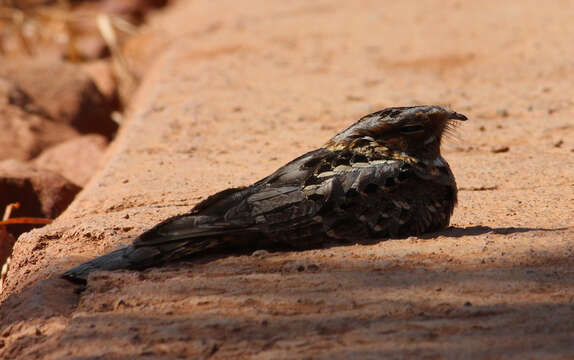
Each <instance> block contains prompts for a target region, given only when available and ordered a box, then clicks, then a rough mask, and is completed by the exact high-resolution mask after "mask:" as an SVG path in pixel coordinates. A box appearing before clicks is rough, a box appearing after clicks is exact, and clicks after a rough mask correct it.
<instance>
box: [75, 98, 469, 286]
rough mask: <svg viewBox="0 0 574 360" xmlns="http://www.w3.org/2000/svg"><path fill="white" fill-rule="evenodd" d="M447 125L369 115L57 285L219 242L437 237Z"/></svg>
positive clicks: (451, 183)
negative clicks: (322, 143) (265, 174)
mask: <svg viewBox="0 0 574 360" xmlns="http://www.w3.org/2000/svg"><path fill="white" fill-rule="evenodd" d="M453 120H466V117H465V116H464V115H461V114H458V113H456V112H452V111H448V110H445V109H443V108H441V107H439V106H414V107H396V108H388V109H385V110H381V111H377V112H375V113H372V114H370V115H367V116H365V117H363V118H361V119H360V120H359V121H357V122H356V123H355V124H353V125H351V126H350V127H348V128H347V129H345V130H343V131H342V132H340V133H339V134H337V135H336V136H335V137H333V138H332V139H331V140H329V141H328V142H327V143H326V144H325V146H323V147H321V148H319V149H317V150H314V151H311V152H309V153H307V154H304V155H302V156H300V157H298V158H296V159H295V160H293V161H291V162H289V163H287V164H286V165H284V166H283V167H281V168H279V169H278V170H277V171H275V172H274V173H272V174H271V175H269V176H268V177H266V178H264V179H262V180H260V181H258V182H256V183H255V184H253V185H251V186H248V187H243V188H236V189H227V190H224V191H222V192H219V193H217V194H215V195H213V196H211V197H209V198H207V199H206V200H204V201H203V202H201V203H199V204H198V205H197V206H196V207H195V208H194V209H193V210H192V211H191V212H189V213H187V214H183V215H178V216H175V217H173V218H170V219H167V220H165V221H163V222H162V223H160V224H158V225H156V226H155V227H153V228H152V229H150V230H148V231H146V232H144V233H143V234H141V235H140V236H139V237H138V238H136V239H135V240H134V242H133V244H132V245H130V246H128V247H126V248H123V249H119V250H117V251H114V252H111V253H109V254H107V255H104V256H102V257H99V258H96V259H94V260H91V261H89V262H87V263H84V264H81V265H79V266H77V267H75V268H73V269H71V270H69V271H67V272H66V273H65V274H64V277H66V278H69V279H72V280H82V279H85V278H86V277H87V275H88V274H89V273H90V272H92V271H94V270H115V269H143V268H146V267H150V266H154V265H158V264H162V263H166V262H169V261H172V260H175V259H178V258H181V257H184V256H188V255H191V254H196V253H199V252H201V251H204V250H206V249H208V248H213V247H215V246H219V245H225V244H229V245H233V244H248V245H250V246H254V247H261V248H264V247H273V246H275V245H281V246H287V247H292V248H296V249H306V248H312V247H317V246H320V245H321V244H323V243H325V242H331V243H332V242H333V241H341V242H342V241H360V240H369V239H385V238H397V237H405V236H410V235H417V234H421V233H425V232H431V231H436V230H439V229H442V228H444V227H446V226H447V225H448V223H449V220H450V216H451V214H452V211H453V209H454V206H455V204H456V199H457V197H456V195H457V189H456V183H455V180H454V176H453V174H452V172H451V170H450V168H449V166H448V164H447V163H446V161H445V160H444V159H443V158H442V156H441V155H440V143H441V139H442V135H443V133H444V131H445V130H446V129H447V128H448V127H449V125H450V124H451V123H452V121H453Z"/></svg>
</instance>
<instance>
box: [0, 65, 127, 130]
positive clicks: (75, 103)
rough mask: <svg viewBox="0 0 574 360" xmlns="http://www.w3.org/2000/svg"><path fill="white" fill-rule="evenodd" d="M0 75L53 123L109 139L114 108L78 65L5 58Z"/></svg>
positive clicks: (0, 68) (112, 124)
mask: <svg viewBox="0 0 574 360" xmlns="http://www.w3.org/2000/svg"><path fill="white" fill-rule="evenodd" d="M0 76H2V77H5V78H7V79H9V80H11V81H12V82H14V83H15V84H16V85H17V86H18V87H19V88H21V89H22V90H23V91H24V92H26V93H27V94H28V95H29V96H30V97H31V98H32V100H33V101H34V102H35V103H36V104H37V105H38V106H39V107H41V108H42V109H43V110H44V111H45V112H46V113H47V114H49V115H50V117H52V118H53V120H54V121H55V122H59V123H63V124H68V125H70V126H72V127H73V128H75V129H76V130H78V131H79V132H82V133H99V134H102V135H104V136H106V137H108V138H109V137H111V136H112V135H113V134H114V132H115V131H116V129H117V124H116V123H115V122H114V121H113V120H112V119H111V113H112V111H113V107H112V106H111V104H110V103H109V101H107V99H106V98H105V97H104V96H103V95H102V93H101V92H100V91H99V90H98V88H97V87H96V85H95V84H94V82H93V81H92V80H91V79H90V77H89V76H88V75H87V74H86V73H85V72H84V71H83V70H82V69H81V67H80V66H76V65H73V64H68V63H63V62H59V61H54V60H51V59H45V58H34V59H31V60H24V61H23V60H21V59H18V60H17V61H16V60H13V59H5V60H3V61H2V62H1V63H0Z"/></svg>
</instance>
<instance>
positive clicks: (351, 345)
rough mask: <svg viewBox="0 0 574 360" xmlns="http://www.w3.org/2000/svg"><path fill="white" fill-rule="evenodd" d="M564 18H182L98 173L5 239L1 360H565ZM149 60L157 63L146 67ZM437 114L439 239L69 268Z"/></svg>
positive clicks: (567, 53)
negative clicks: (270, 177)
mask: <svg viewBox="0 0 574 360" xmlns="http://www.w3.org/2000/svg"><path fill="white" fill-rule="evenodd" d="M573 12H574V4H573V3H572V2H568V1H556V2H551V3H545V4H541V3H540V2H538V1H534V0H524V1H521V2H499V1H494V0H487V1H482V2H475V1H458V0H457V1H454V0H453V1H450V0H449V1H437V0H423V1H420V0H417V1H415V0H411V1H400V2H399V1H396V2H390V1H389V2H385V3H382V2H379V1H358V2H343V1H339V2H332V1H313V2H308V1H304V0H297V1H290V2H269V1H263V0H248V1H242V2H236V1H210V0H195V1H183V0H182V1H179V2H176V4H175V5H174V6H172V7H171V8H169V9H167V11H165V12H164V13H163V14H161V15H158V16H156V17H155V18H153V19H152V21H151V25H150V26H149V27H148V28H147V29H146V30H145V31H143V32H142V33H141V34H140V35H138V36H137V37H136V38H135V39H133V40H132V42H131V44H128V47H127V49H128V50H129V51H130V54H131V58H132V61H133V63H134V64H135V65H134V66H136V67H139V68H149V71H148V72H147V73H146V74H145V77H144V82H143V84H142V86H141V87H140V89H139V92H138V93H137V95H136V98H135V100H134V101H133V103H132V106H131V111H130V112H129V115H128V116H127V121H126V122H125V124H124V125H123V126H122V127H121V129H120V133H119V136H118V137H117V138H116V139H115V141H114V142H113V143H112V146H111V148H110V149H109V152H108V157H107V162H106V165H105V166H104V168H103V170H102V171H100V172H99V174H97V175H96V177H95V178H93V179H92V180H91V181H90V183H89V184H88V186H87V187H86V188H84V190H83V191H82V193H80V195H79V196H78V197H77V198H76V200H75V201H74V202H73V203H72V205H71V206H70V207H69V208H68V209H67V210H66V211H65V212H64V214H63V215H61V216H60V217H59V218H58V219H57V220H56V221H55V222H54V223H53V224H51V225H49V226H46V227H44V228H42V229H37V230H33V231H32V232H29V233H26V234H24V235H22V236H21V237H20V238H19V240H18V242H17V243H16V245H15V249H14V254H13V262H12V268H11V271H10V273H9V274H8V280H7V283H6V290H4V292H3V293H2V294H1V297H0V300H2V301H3V302H2V305H1V306H2V307H1V309H0V319H1V320H0V357H2V358H6V359H95V358H98V359H171V358H209V357H211V358H216V359H238V358H239V359H241V358H256V359H287V358H293V359H301V358H313V359H315V358H317V359H319V358H329V359H333V358H337V359H338V358H361V359H378V358H384V357H389V358H407V357H420V358H423V357H424V358H456V359H458V358H469V357H474V358H520V359H522V358H525V357H526V358H542V357H552V358H570V357H574V341H572V339H573V338H574V219H573V214H574V182H573V179H574V122H573V120H572V119H573V116H574V102H573V101H572V96H571V95H572V92H573V84H574V75H573V74H574V65H573V63H572V60H571V59H572V58H574V43H573V42H572V41H569V40H568V39H572V38H574V22H572V21H571V18H572V16H571V14H572V13H573ZM150 54H151V55H153V59H154V61H151V60H150V59H151V56H150ZM412 104H439V105H447V106H449V107H451V108H452V109H454V110H456V111H458V112H461V113H464V114H466V115H467V116H468V117H469V121H468V122H466V123H464V124H463V125H462V126H460V127H459V128H458V129H457V130H456V132H455V133H454V134H453V135H452V136H450V138H449V139H448V141H446V143H445V144H444V146H443V149H444V156H445V157H446V158H447V160H448V161H449V163H450V164H451V167H452V169H453V172H454V173H455V176H456V177H457V182H458V184H459V188H460V192H459V205H458V207H457V209H456V210H455V214H454V218H453V220H452V223H451V225H452V227H451V228H449V229H447V230H445V231H442V232H440V233H438V234H431V235H429V236H424V237H420V238H419V237H412V238H409V239H406V240H388V241H382V242H380V243H378V244H372V245H354V246H339V247H331V248H328V249H321V250H313V251H304V252H282V253H267V252H265V251H257V252H254V253H253V254H250V255H245V254H228V256H222V257H217V258H215V257H214V258H208V259H198V260H197V261H190V262H178V263H175V264H171V265H169V266H165V267H161V268H155V269H150V270H146V271H143V272H135V271H117V272H99V273H95V274H93V275H92V276H91V277H90V279H89V281H88V284H87V287H86V289H85V291H83V292H78V291H77V290H78V287H77V286H76V285H73V284H70V283H68V282H66V281H64V280H61V279H59V274H61V272H63V271H64V270H66V269H67V268H69V267H71V266H73V265H76V264H78V263H80V262H82V261H85V260H88V259H90V258H92V257H95V256H97V255H101V254H103V253H105V252H107V251H110V250H113V249H116V248H118V247H120V246H123V245H125V244H127V243H129V242H130V241H131V240H132V239H133V238H134V237H135V236H137V235H138V234H139V233H140V232H141V231H143V230H145V229H148V228H149V227H151V226H153V225H154V224H155V223H157V222H159V221H160V220H162V219H165V218H167V217H169V216H171V215H175V214H179V213H183V212H185V211H187V210H189V209H190V208H191V207H192V206H193V205H194V204H196V203H197V202H198V201H200V200H201V199H203V198H205V197H206V196H208V195H209V194H211V193H213V192H215V191H218V190H221V189H224V188H227V187H229V186H238V185H246V184H249V183H251V182H253V181H255V180H258V179H259V178H261V177H263V176H265V175H266V174H268V173H269V172H271V171H273V170H274V169H275V168H277V167H278V166H280V165H282V164H283V163H285V162H286V161H288V160H290V159H291V158H293V157H295V156H297V155H299V154H301V153H303V152H305V151H308V150H311V149H313V148H316V147H318V146H320V145H322V144H323V143H324V142H325V141H326V140H327V139H328V138H330V137H331V136H332V135H334V134H335V133H336V132H337V131H338V130H339V129H342V128H343V127H345V126H347V125H348V124H350V123H352V122H354V121H355V120H356V119H358V118H359V117H360V116H362V115H364V114H366V113H368V112H371V111H374V110H377V109H380V108H383V107H387V106H399V105H412Z"/></svg>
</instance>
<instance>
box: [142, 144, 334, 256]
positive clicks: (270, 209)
mask: <svg viewBox="0 0 574 360" xmlns="http://www.w3.org/2000/svg"><path fill="white" fill-rule="evenodd" d="M330 153H331V152H330V151H328V150H324V149H320V150H315V151H312V152H310V153H307V154H305V155H303V156H301V157H299V158H297V159H295V160H293V161H291V162H290V163H288V164H286V165H285V166H283V167H281V168H279V169H278V170H277V171H275V172H274V173H273V174H271V175H270V176H268V177H266V178H264V179H262V180H261V181H259V182H257V183H255V184H253V185H251V186H249V187H245V188H235V189H227V190H224V191H221V192H219V193H217V194H214V195H212V196H210V197H208V198H207V199H206V200H204V201H202V202H201V203H199V204H198V205H196V206H195V208H194V209H193V210H192V211H191V212H190V213H188V214H183V215H178V216H175V217H172V218H169V219H167V220H165V221H163V222H161V223H159V224H157V225H156V226H154V227H153V228H152V229H150V230H148V231H146V232H144V233H143V234H141V235H140V236H139V237H138V238H137V239H135V240H134V243H133V245H134V246H135V247H140V246H155V245H159V244H164V243H169V242H180V241H183V240H186V241H188V240H192V239H196V238H205V237H216V236H221V235H239V234H245V233H258V232H268V231H269V228H268V226H269V225H272V224H273V223H276V222H280V221H281V220H283V221H287V220H288V219H292V220H293V221H295V219H294V217H306V216H309V215H312V213H313V212H315V211H316V207H315V205H314V204H313V203H310V202H306V201H305V198H304V197H305V194H304V193H303V192H302V191H301V186H300V184H301V183H302V182H304V181H305V179H306V178H307V177H308V176H310V175H311V174H312V172H313V170H314V165H315V164H316V163H317V161H320V160H321V159H323V158H325V157H328V156H332V155H331V154H330ZM279 217H281V219H280V218H279ZM294 223H295V222H294Z"/></svg>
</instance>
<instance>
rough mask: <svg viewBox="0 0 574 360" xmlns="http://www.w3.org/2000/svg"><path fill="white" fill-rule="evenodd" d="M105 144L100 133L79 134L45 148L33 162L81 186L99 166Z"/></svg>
mask: <svg viewBox="0 0 574 360" xmlns="http://www.w3.org/2000/svg"><path fill="white" fill-rule="evenodd" d="M106 146H107V141H106V138H105V137H103V136H102V135H95V134H94V135H85V136H80V137H77V138H74V139H71V140H68V141H66V142H63V143H61V144H58V145H55V146H53V147H51V148H49V149H47V150H46V151H44V152H43V153H42V154H41V155H40V156H39V157H38V158H36V159H35V160H34V163H35V164H36V165H37V166H38V167H39V168H42V169H47V170H51V171H53V172H56V173H58V174H60V175H62V176H64V177H65V178H66V179H68V180H70V181H71V182H73V183H74V184H76V185H78V186H81V187H83V186H84V185H86V183H87V182H88V180H90V178H91V177H92V175H93V174H94V173H95V171H97V170H98V168H99V167H100V165H101V162H102V157H103V155H104V151H105V150H106Z"/></svg>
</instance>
